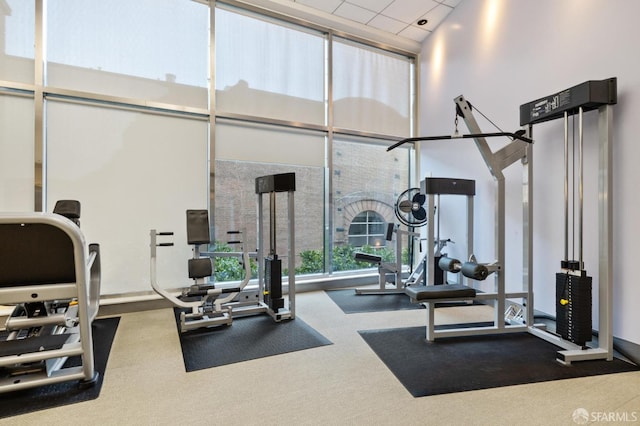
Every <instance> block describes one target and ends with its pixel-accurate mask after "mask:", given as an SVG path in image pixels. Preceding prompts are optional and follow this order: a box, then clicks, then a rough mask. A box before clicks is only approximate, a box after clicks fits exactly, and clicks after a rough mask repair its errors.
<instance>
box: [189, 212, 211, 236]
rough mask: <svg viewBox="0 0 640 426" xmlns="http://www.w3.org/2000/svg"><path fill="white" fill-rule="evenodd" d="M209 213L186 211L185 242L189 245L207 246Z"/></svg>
mask: <svg viewBox="0 0 640 426" xmlns="http://www.w3.org/2000/svg"><path fill="white" fill-rule="evenodd" d="M210 241H211V239H210V237H209V212H208V211H207V210H187V242H188V243H189V244H209V242H210Z"/></svg>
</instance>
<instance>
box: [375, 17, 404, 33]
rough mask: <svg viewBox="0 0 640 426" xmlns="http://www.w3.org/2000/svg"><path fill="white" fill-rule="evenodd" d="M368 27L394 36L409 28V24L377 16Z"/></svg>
mask: <svg viewBox="0 0 640 426" xmlns="http://www.w3.org/2000/svg"><path fill="white" fill-rule="evenodd" d="M367 25H369V26H371V27H375V28H377V29H379V30H382V31H386V32H389V33H393V34H398V33H399V32H400V31H402V30H403V29H405V28H406V27H407V24H405V23H404V22H400V21H396V20H395V19H392V18H387V17H386V16H384V15H377V16H376V17H375V18H373V19H372V20H371V21H369V23H368V24H367Z"/></svg>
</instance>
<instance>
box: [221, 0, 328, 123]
mask: <svg viewBox="0 0 640 426" xmlns="http://www.w3.org/2000/svg"><path fill="white" fill-rule="evenodd" d="M324 46H325V36H324V35H323V34H321V33H318V32H314V31H310V30H308V29H306V28H303V27H299V26H293V25H290V24H286V23H284V22H282V21H270V20H267V18H266V17H261V16H256V15H247V14H243V13H238V12H237V11H235V12H234V11H229V10H225V9H221V8H218V9H216V110H217V111H218V113H227V114H228V113H238V114H244V115H253V116H259V117H268V118H274V119H278V120H288V121H299V122H302V123H312V124H324V123H325V90H324V88H325V81H324V80H325V78H324V76H325V65H324V50H325V47H324ZM238 52H242V54H238Z"/></svg>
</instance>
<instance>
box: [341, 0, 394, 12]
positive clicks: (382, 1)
mask: <svg viewBox="0 0 640 426" xmlns="http://www.w3.org/2000/svg"><path fill="white" fill-rule="evenodd" d="M347 3H351V4H355V5H356V6H360V7H362V8H364V9H367V10H370V11H372V12H376V13H380V12H382V11H383V10H384V9H385V8H386V7H387V6H389V5H390V4H391V3H393V0H347Z"/></svg>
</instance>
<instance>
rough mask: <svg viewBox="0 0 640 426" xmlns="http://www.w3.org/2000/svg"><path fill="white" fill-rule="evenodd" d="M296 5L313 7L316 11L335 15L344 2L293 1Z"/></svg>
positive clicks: (329, 0)
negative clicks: (334, 12)
mask: <svg viewBox="0 0 640 426" xmlns="http://www.w3.org/2000/svg"><path fill="white" fill-rule="evenodd" d="M293 1H294V2H295V3H300V4H303V5H305V6H309V7H312V8H314V9H318V10H322V11H324V12H328V13H333V11H335V10H336V9H337V8H338V6H340V5H341V4H342V3H343V1H342V0H293Z"/></svg>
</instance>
